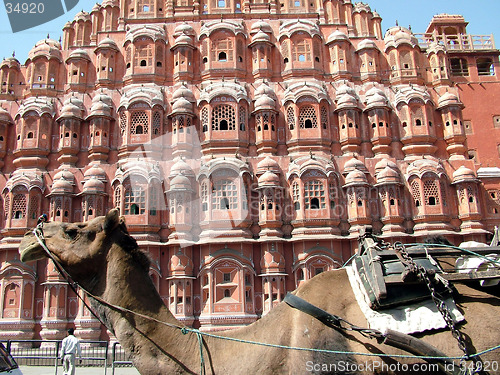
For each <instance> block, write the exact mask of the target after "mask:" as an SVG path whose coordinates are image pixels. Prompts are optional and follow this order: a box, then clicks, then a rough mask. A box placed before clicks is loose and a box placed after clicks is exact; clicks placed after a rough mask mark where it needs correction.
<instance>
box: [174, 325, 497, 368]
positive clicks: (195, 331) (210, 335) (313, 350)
mask: <svg viewBox="0 0 500 375" xmlns="http://www.w3.org/2000/svg"><path fill="white" fill-rule="evenodd" d="M181 331H182V333H184V334H187V333H188V332H190V333H195V334H196V335H197V336H198V337H199V336H201V335H204V336H207V337H212V338H214V339H220V340H229V341H234V342H239V343H242V344H251V345H259V346H266V347H270V348H277V349H287V350H299V351H308V352H316V353H328V354H347V355H360V356H367V357H392V358H419V359H457V360H459V359H463V358H464V356H459V357H448V356H445V357H443V356H422V355H409V354H382V353H362V352H350V351H343V350H331V349H316V348H302V347H297V346H287V345H280V344H269V343H264V342H258V341H251V340H243V339H237V338H234V337H227V336H220V335H214V334H212V333H208V332H201V331H199V330H197V329H194V328H187V327H183V328H182V330H181ZM498 349H500V345H497V346H494V347H492V348H489V349H486V350H483V351H481V352H479V353H476V354H471V355H469V356H467V357H466V358H467V359H470V358H473V357H477V356H480V355H483V354H486V353H489V352H492V351H494V350H498ZM200 350H202V348H200Z"/></svg>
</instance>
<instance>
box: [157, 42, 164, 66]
mask: <svg viewBox="0 0 500 375" xmlns="http://www.w3.org/2000/svg"><path fill="white" fill-rule="evenodd" d="M162 61H163V46H162V45H157V46H156V66H161V63H162ZM158 63H160V65H158Z"/></svg>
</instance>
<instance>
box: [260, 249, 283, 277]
mask: <svg viewBox="0 0 500 375" xmlns="http://www.w3.org/2000/svg"><path fill="white" fill-rule="evenodd" d="M260 266H261V268H263V269H265V270H266V271H268V272H269V271H274V272H280V271H284V269H285V258H284V257H283V255H281V254H280V253H279V252H278V251H275V250H271V251H266V252H265V253H264V256H263V257H262V259H261V260H260Z"/></svg>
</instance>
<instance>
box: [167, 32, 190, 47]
mask: <svg viewBox="0 0 500 375" xmlns="http://www.w3.org/2000/svg"><path fill="white" fill-rule="evenodd" d="M180 46H188V47H191V48H195V47H194V41H193V38H192V37H190V36H189V35H187V34H181V35H179V36H178V37H177V38H175V41H174V45H173V47H172V48H175V47H180Z"/></svg>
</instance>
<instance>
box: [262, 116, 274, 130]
mask: <svg viewBox="0 0 500 375" xmlns="http://www.w3.org/2000/svg"><path fill="white" fill-rule="evenodd" d="M262 122H263V123H264V130H269V113H264V114H263V115H262ZM273 130H274V129H273Z"/></svg>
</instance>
